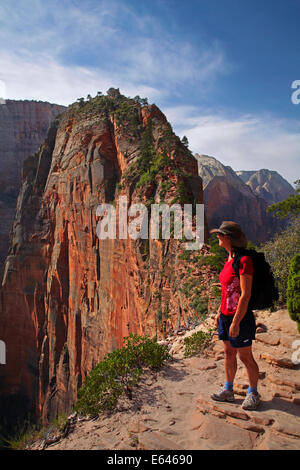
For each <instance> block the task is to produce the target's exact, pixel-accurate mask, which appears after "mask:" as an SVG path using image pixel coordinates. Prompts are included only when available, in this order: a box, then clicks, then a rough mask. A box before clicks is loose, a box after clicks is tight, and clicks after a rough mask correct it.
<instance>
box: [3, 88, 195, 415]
mask: <svg viewBox="0 0 300 470" xmlns="http://www.w3.org/2000/svg"><path fill="white" fill-rule="evenodd" d="M150 129H151V132H150ZM147 132H148V134H147ZM150 134H152V135H151V137H149V135H150ZM145 135H146V137H147V136H148V137H147V138H148V141H146V143H145V138H146V137H145ZM143 139H144V140H143ZM149 139H150V140H151V142H150V140H149ZM143 152H144V153H143ZM153 155H154V156H153ZM142 156H143V158H144V160H143V161H141V157H142ZM150 157H151V158H154V157H155V159H154V160H153V161H152V160H150ZM147 159H148V160H147ZM142 165H144V167H145V168H144V173H143V171H141V166H142ZM150 165H152V167H151V170H152V174H151V175H154V176H153V177H152V179H151V178H149V167H150ZM147 172H148V173H147ZM141 176H143V178H145V177H146V178H145V179H144V183H143V184H140V185H139V184H137V183H138V182H139V181H140V178H141ZM147 178H148V179H147ZM119 195H123V196H126V197H127V209H128V207H129V206H132V204H134V203H144V204H146V206H147V205H148V206H149V203H150V202H151V201H152V203H153V202H157V203H160V202H162V201H166V202H172V201H174V200H175V201H179V203H182V202H183V201H185V202H191V203H192V202H194V203H203V191H202V182H201V178H200V177H199V176H198V174H197V162H196V160H195V159H194V157H193V155H192V154H191V153H190V152H189V151H188V150H187V149H186V147H184V145H183V144H182V143H181V142H180V139H179V138H177V137H176V136H175V135H174V134H173V132H172V129H171V126H170V125H169V124H168V122H167V120H166V118H165V116H164V115H163V114H162V112H161V111H160V110H159V109H158V108H157V107H156V106H155V105H152V106H143V107H142V106H141V105H140V104H138V103H137V102H135V101H134V100H128V99H126V98H125V97H122V95H120V93H119V92H118V90H113V89H112V90H110V94H109V95H108V96H105V97H103V98H99V99H97V100H96V101H91V102H87V103H85V105H83V106H81V105H80V104H79V103H75V104H74V105H73V106H72V107H70V109H69V110H68V111H67V112H66V113H63V114H62V116H60V118H59V119H56V120H54V121H53V123H52V125H51V127H50V129H49V132H48V134H47V138H46V140H45V141H44V143H43V144H42V145H41V147H40V149H39V152H37V153H36V154H34V155H32V156H30V157H28V158H26V159H25V161H24V165H23V183H22V187H21V191H20V194H19V197H18V202H17V209H16V215H15V219H14V225H13V231H12V237H11V243H10V250H9V255H8V257H7V259H6V264H5V272H4V277H3V284H2V289H1V312H0V331H1V339H2V340H3V341H5V343H6V347H7V365H6V366H5V368H2V369H0V376H1V379H0V382H1V384H0V393H1V394H2V395H1V397H2V410H3V412H4V411H5V412H6V413H7V412H8V411H7V410H8V409H9V410H10V412H11V413H12V415H11V416H10V419H11V420H12V421H13V420H14V418H17V417H18V418H20V414H21V413H22V412H25V411H31V412H32V413H34V414H36V415H38V416H42V417H43V420H44V422H46V421H47V420H48V419H49V418H51V417H55V416H56V415H57V414H59V413H61V412H65V411H67V412H68V411H69V410H71V408H72V405H73V403H74V401H75V400H76V397H77V391H78V388H79V387H80V385H81V383H82V382H83V380H84V377H85V376H86V374H88V373H89V371H90V370H91V369H92V367H93V366H94V365H95V364H96V363H97V362H99V361H100V360H102V359H103V357H104V355H105V354H106V353H108V352H110V351H111V350H113V349H115V348H118V347H121V346H122V345H123V343H122V341H123V337H124V336H128V334H129V333H130V332H135V333H138V334H141V335H145V334H149V335H150V336H154V335H155V334H157V335H158V337H162V336H163V334H164V329H165V330H166V329H170V328H174V329H175V328H176V327H178V326H180V325H181V324H182V323H184V322H185V312H184V311H183V309H182V308H181V300H180V298H181V297H180V296H181V292H180V283H181V280H180V279H178V272H179V269H178V266H179V264H180V260H179V259H178V255H179V253H181V252H182V251H183V250H184V248H183V247H182V244H180V242H179V241H178V240H174V239H172V238H171V239H166V240H164V239H150V240H149V243H147V241H145V240H141V239H136V240H135V239H133V238H129V237H128V236H127V238H126V239H122V238H121V237H119V236H118V235H119V228H120V227H119V225H118V219H117V238H115V239H113V238H112V239H111V238H106V239H101V240H100V239H99V237H98V236H97V233H96V228H97V223H98V222H99V218H98V217H97V216H96V209H97V207H98V205H99V204H101V203H111V204H112V203H113V204H114V207H115V209H116V210H118V208H119V198H118V197H117V196H119ZM148 206H147V207H148ZM149 214H150V212H149ZM148 222H149V219H148ZM180 247H181V248H180ZM179 297H180V298H179Z"/></svg>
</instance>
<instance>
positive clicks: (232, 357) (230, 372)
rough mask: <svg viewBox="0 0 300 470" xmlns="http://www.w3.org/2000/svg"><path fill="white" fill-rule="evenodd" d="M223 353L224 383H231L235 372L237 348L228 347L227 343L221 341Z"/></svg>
mask: <svg viewBox="0 0 300 470" xmlns="http://www.w3.org/2000/svg"><path fill="white" fill-rule="evenodd" d="M223 343H224V352H225V378H226V382H233V381H234V377H235V374H236V370H237V360H236V354H237V348H233V347H232V346H230V343H229V341H223Z"/></svg>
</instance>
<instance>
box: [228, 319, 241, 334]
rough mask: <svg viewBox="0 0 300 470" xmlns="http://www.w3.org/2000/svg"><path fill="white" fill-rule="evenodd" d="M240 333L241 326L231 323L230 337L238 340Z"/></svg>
mask: <svg viewBox="0 0 300 470" xmlns="http://www.w3.org/2000/svg"><path fill="white" fill-rule="evenodd" d="M239 332H240V325H239V323H233V322H232V323H231V325H230V328H229V336H230V337H231V338H236V337H237V336H238V335H239Z"/></svg>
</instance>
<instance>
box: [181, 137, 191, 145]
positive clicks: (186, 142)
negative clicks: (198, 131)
mask: <svg viewBox="0 0 300 470" xmlns="http://www.w3.org/2000/svg"><path fill="white" fill-rule="evenodd" d="M181 142H182V143H183V145H184V146H185V147H188V146H189V141H188V138H187V136H186V135H184V136H183V137H182V139H181Z"/></svg>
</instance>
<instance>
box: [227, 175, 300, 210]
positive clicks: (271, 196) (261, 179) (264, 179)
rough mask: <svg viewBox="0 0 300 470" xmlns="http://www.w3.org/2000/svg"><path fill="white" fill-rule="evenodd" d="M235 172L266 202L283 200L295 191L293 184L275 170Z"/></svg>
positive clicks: (271, 202) (272, 202)
mask: <svg viewBox="0 0 300 470" xmlns="http://www.w3.org/2000/svg"><path fill="white" fill-rule="evenodd" d="M236 174H237V175H238V176H239V177H240V178H241V179H242V180H243V182H244V183H246V184H247V185H248V186H249V187H250V188H251V189H252V191H253V192H254V193H255V194H257V195H258V196H260V197H262V198H264V199H265V200H266V201H267V202H268V204H274V203H275V202H279V201H283V200H284V199H286V198H287V197H289V196H290V195H291V194H294V193H295V190H294V188H293V186H292V185H291V184H290V183H289V182H288V181H286V180H285V179H284V178H283V177H282V176H281V175H280V174H279V173H277V171H273V170H267V169H263V170H257V171H237V172H236Z"/></svg>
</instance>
